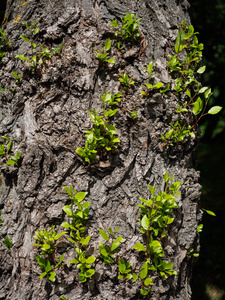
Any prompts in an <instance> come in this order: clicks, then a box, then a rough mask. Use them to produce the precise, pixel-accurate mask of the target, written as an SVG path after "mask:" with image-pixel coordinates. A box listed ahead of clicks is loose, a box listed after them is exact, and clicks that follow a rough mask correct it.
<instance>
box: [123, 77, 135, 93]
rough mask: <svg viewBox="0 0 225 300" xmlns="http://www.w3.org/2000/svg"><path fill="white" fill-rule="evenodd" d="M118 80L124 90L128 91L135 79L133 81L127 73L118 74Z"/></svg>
mask: <svg viewBox="0 0 225 300" xmlns="http://www.w3.org/2000/svg"><path fill="white" fill-rule="evenodd" d="M119 81H120V82H121V83H122V85H123V88H124V89H125V91H128V89H129V87H131V85H133V84H135V81H133V80H132V77H129V76H128V75H127V73H123V74H119Z"/></svg>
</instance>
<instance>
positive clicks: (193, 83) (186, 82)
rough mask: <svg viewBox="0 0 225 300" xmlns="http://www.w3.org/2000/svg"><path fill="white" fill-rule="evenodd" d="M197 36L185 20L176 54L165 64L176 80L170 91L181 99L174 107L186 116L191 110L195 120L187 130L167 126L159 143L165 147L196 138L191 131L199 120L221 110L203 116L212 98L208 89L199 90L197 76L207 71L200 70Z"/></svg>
mask: <svg viewBox="0 0 225 300" xmlns="http://www.w3.org/2000/svg"><path fill="white" fill-rule="evenodd" d="M197 34H198V32H194V27H193V26H192V25H190V26H187V25H186V20H184V22H183V23H182V24H181V25H180V28H179V32H178V35H177V38H176V43H175V54H174V55H170V56H169V57H170V60H169V61H167V63H168V66H169V69H170V72H171V73H172V74H173V76H174V77H175V79H174V87H173V89H174V90H175V91H176V93H177V95H179V96H180V98H184V99H185V102H184V104H182V105H180V104H179V105H177V112H178V113H188V112H189V111H190V109H188V108H190V107H191V106H192V109H191V111H192V113H193V114H194V116H195V123H194V124H193V125H192V126H190V125H188V126H186V125H182V124H181V123H180V122H178V123H177V122H176V123H175V124H174V125H172V124H170V125H171V127H172V129H171V130H169V131H168V132H167V134H166V135H165V136H162V140H165V139H168V141H167V143H166V145H168V144H169V145H173V143H171V141H173V142H176V143H178V142H182V141H184V139H185V137H187V136H188V135H189V136H191V138H194V137H195V134H194V132H193V128H194V127H195V125H196V124H197V123H198V122H199V121H200V119H201V118H202V117H203V116H205V115H207V114H217V113H218V112H220V110H221V109H222V107H220V106H213V107H211V108H210V109H209V110H208V112H207V113H206V109H207V106H208V103H209V99H210V97H211V96H212V94H213V93H212V92H211V89H210V88H208V87H201V83H200V82H199V81H198V78H199V75H200V74H202V73H204V72H205V69H206V67H205V66H200V62H201V59H202V50H203V49H204V45H203V44H202V43H199V42H198V38H197Z"/></svg>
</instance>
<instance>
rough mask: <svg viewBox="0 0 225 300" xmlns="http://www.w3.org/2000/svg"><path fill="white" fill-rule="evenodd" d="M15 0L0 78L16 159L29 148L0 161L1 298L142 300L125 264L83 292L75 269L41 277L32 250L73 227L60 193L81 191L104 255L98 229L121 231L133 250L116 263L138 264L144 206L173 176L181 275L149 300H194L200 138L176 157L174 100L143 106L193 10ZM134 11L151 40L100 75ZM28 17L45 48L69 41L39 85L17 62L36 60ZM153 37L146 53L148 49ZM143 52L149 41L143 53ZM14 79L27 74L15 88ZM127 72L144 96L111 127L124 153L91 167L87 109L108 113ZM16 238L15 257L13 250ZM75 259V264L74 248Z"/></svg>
mask: <svg viewBox="0 0 225 300" xmlns="http://www.w3.org/2000/svg"><path fill="white" fill-rule="evenodd" d="M22 4H23V1H20V0H8V3H7V9H6V15H7V18H6V21H5V31H6V32H7V33H8V34H9V35H10V39H11V49H10V51H8V52H7V54H6V56H5V57H4V58H3V64H2V65H1V69H0V78H1V86H2V87H4V88H5V90H8V89H9V88H13V89H15V92H14V93H11V92H10V91H7V92H6V93H2V94H1V95H0V134H1V135H6V136H8V137H10V138H11V139H12V140H13V143H14V151H20V152H21V154H22V161H21V164H20V166H19V168H17V167H13V166H5V165H3V163H4V161H3V160H2V163H1V166H0V167H1V187H0V191H1V194H0V209H1V211H2V220H3V226H2V228H1V241H0V243H1V246H0V255H1V257H0V276H1V283H0V299H10V300H16V299H18V300H21V299H23V300H28V299H33V300H43V299H51V300H56V299H59V297H60V295H64V296H65V297H67V299H70V300H73V299H86V300H87V299H107V300H110V299H113V300H114V299H141V296H139V294H138V283H135V284H124V283H121V282H119V281H118V280H117V279H116V278H117V271H116V266H115V265H112V266H110V267H106V266H104V264H103V263H102V262H101V261H100V260H99V261H97V263H96V274H95V276H94V277H93V278H92V279H91V280H90V281H89V282H88V283H84V284H82V283H79V281H78V279H77V270H76V267H68V268H67V269H62V270H60V271H59V272H58V274H57V275H58V277H57V281H56V283H51V282H49V281H48V280H47V279H45V278H44V279H42V280H41V279H40V278H39V275H40V269H39V266H38V265H37V262H36V260H35V255H36V254H37V250H36V249H33V247H32V245H33V243H34V239H33V236H34V232H35V231H36V230H40V229H42V228H44V227H45V228H49V227H50V225H51V224H56V228H57V230H58V231H59V232H60V231H61V230H62V228H61V227H60V224H61V222H62V221H63V220H64V217H65V215H64V213H63V211H62V207H63V206H64V205H65V204H67V203H68V196H67V195H66V193H65V191H64V190H63V189H62V186H69V185H70V184H72V185H73V186H74V188H75V189H76V190H77V191H88V196H87V200H89V201H90V203H91V209H92V211H91V212H92V213H91V218H90V220H89V222H88V233H89V234H91V235H92V245H93V247H94V249H95V250H94V254H96V255H97V253H98V244H99V242H101V241H102V239H101V237H100V236H99V233H98V228H104V229H107V228H108V227H110V226H111V227H113V228H114V229H116V228H117V227H121V230H120V234H119V235H120V236H123V237H124V239H125V242H124V243H123V244H122V247H121V248H120V249H119V252H118V255H124V256H125V257H127V258H130V259H131V260H132V261H133V264H134V265H138V261H137V253H135V251H134V250H132V247H133V245H135V244H136V243H137V242H141V241H142V234H141V233H140V226H139V221H138V220H139V214H138V204H139V200H138V199H139V197H145V198H146V197H149V194H148V184H152V185H157V186H158V187H159V188H160V187H162V185H163V179H162V178H163V174H164V173H165V171H167V172H169V173H171V174H172V175H173V177H174V178H175V180H176V181H181V182H182V187H181V192H182V195H181V197H179V199H178V201H179V209H178V210H177V211H176V212H175V221H174V223H173V225H172V226H171V227H170V231H169V238H168V239H167V241H166V242H165V245H164V248H165V249H166V258H167V259H168V260H169V261H170V262H173V263H174V269H175V270H177V271H178V276H172V277H171V278H169V279H167V280H163V281H162V280H160V279H159V278H158V279H157V278H155V285H154V287H153V289H154V292H153V293H152V294H151V295H150V296H148V299H190V298H191V289H190V276H191V268H192V259H190V258H187V256H186V253H187V249H189V248H195V249H196V247H198V238H197V236H196V227H197V224H198V220H199V218H200V212H199V209H198V200H199V195H200V186H199V184H198V177H199V174H198V172H197V171H196V170H195V160H196V159H195V152H196V141H194V142H189V143H185V144H184V145H181V146H179V147H176V148H175V149H172V150H168V149H165V148H162V147H161V142H160V137H161V135H162V133H165V131H166V130H167V129H168V128H169V127H168V126H169V125H168V124H169V123H170V122H171V120H172V119H173V118H174V116H175V115H174V105H175V104H176V97H175V96H174V95H172V94H168V95H167V96H164V98H163V99H162V96H161V94H159V93H154V94H153V95H152V96H151V97H150V98H148V99H147V100H146V99H144V98H141V97H140V91H141V85H142V84H143V83H144V82H145V80H146V75H147V74H146V66H147V64H148V63H149V62H150V61H153V62H154V65H155V69H156V72H157V74H158V75H157V78H158V79H159V80H162V81H163V82H165V83H167V82H170V80H171V78H170V75H169V74H168V70H167V67H166V65H167V64H166V57H167V55H168V54H169V53H172V51H173V43H174V40H175V37H176V34H177V28H178V22H179V21H182V20H183V19H184V18H186V19H188V15H187V8H188V3H187V2H186V1H175V0H172V1H169V0H154V1H150V0H141V1H134V0H132V1H126V0H123V1H119V0H114V1H104V0H103V1H99V0H79V1H72V0H61V1H57V0H46V1H40V2H39V1H29V2H28V3H27V4H25V5H24V6H22ZM126 13H135V14H137V16H138V17H140V18H142V20H141V22H140V31H141V34H142V35H143V37H142V41H140V43H139V44H137V45H134V46H127V49H126V50H125V51H122V52H119V51H117V50H115V47H114V49H113V57H114V58H116V63H115V65H113V66H106V67H102V66H100V65H99V64H98V62H97V60H96V59H95V57H94V52H93V47H97V48H99V47H102V46H103V45H104V42H105V40H106V38H107V37H111V38H112V39H113V29H112V27H111V26H110V25H109V24H110V21H111V20H113V19H115V18H118V17H124V16H125V15H126ZM18 15H20V20H23V21H29V20H34V21H35V20H38V19H39V20H40V22H39V26H38V27H39V28H40V33H39V35H38V36H37V40H36V42H37V43H45V45H46V46H47V47H52V46H55V45H56V44H59V43H60V42H62V41H63V52H62V55H61V56H54V57H53V58H52V59H51V60H50V61H49V62H48V63H47V64H46V65H44V66H43V67H41V68H40V73H39V74H37V76H34V75H32V74H31V73H30V71H29V70H28V65H27V64H26V63H25V62H22V61H19V60H18V59H15V56H16V55H17V54H26V53H29V49H28V45H27V44H26V43H25V42H24V41H23V40H22V39H20V38H19V36H20V35H21V34H23V33H24V31H25V28H24V26H23V25H22V24H21V22H18V23H15V22H14V21H15V20H16V18H17V17H18ZM143 40H144V43H145V45H144V44H143ZM141 43H142V44H141ZM12 70H14V71H16V72H17V73H19V74H22V81H21V83H19V84H18V85H15V83H14V80H13V76H12V74H11V72H12ZM121 72H126V73H127V74H128V75H129V76H131V77H133V79H134V80H135V82H136V83H135V88H133V89H132V91H131V92H130V93H129V94H128V97H127V98H123V99H122V102H121V105H120V108H119V112H118V113H117V114H116V115H115V117H114V120H113V123H114V124H115V125H116V127H117V128H118V133H119V138H120V140H121V143H120V146H119V148H118V151H117V152H116V153H114V154H113V155H112V157H111V158H110V161H109V162H107V164H108V165H109V167H108V168H102V167H101V165H100V166H95V167H89V166H88V165H86V164H85V163H84V162H83V160H82V159H81V158H80V157H79V156H78V155H77V154H76V152H75V150H76V149H77V148H78V147H82V146H83V145H84V141H85V138H84V133H85V131H86V130H88V129H89V128H90V126H91V120H90V117H89V115H88V113H87V110H90V109H91V108H95V109H98V108H100V106H101V100H100V97H101V92H102V91H103V92H107V91H109V92H117V91H118V90H119V89H120V88H121V87H120V83H119V81H118V77H117V75H118V73H121ZM130 110H137V112H138V117H139V119H138V120H137V121H132V120H130V119H129V117H128V115H129V113H128V111H130ZM6 236H8V237H9V238H10V239H11V240H12V243H13V247H12V249H11V252H9V250H8V249H7V248H6V247H5V246H4V245H3V240H4V238H5V237H6ZM64 246H66V247H67V248H66V251H65V253H64V254H65V257H66V262H69V261H70V259H71V258H73V248H72V247H71V245H69V244H68V245H67V244H66V243H64Z"/></svg>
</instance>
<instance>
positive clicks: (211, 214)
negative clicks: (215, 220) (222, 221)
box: [202, 208, 216, 217]
mask: <svg viewBox="0 0 225 300" xmlns="http://www.w3.org/2000/svg"><path fill="white" fill-rule="evenodd" d="M202 210H204V211H205V212H206V213H207V214H209V215H210V216H213V217H216V214H215V213H214V212H213V211H211V210H206V209H204V208H202Z"/></svg>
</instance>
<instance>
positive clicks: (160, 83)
mask: <svg viewBox="0 0 225 300" xmlns="http://www.w3.org/2000/svg"><path fill="white" fill-rule="evenodd" d="M162 86H163V83H162V82H158V83H156V84H155V85H154V86H153V89H154V90H156V89H160V88H161V87H162Z"/></svg>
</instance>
